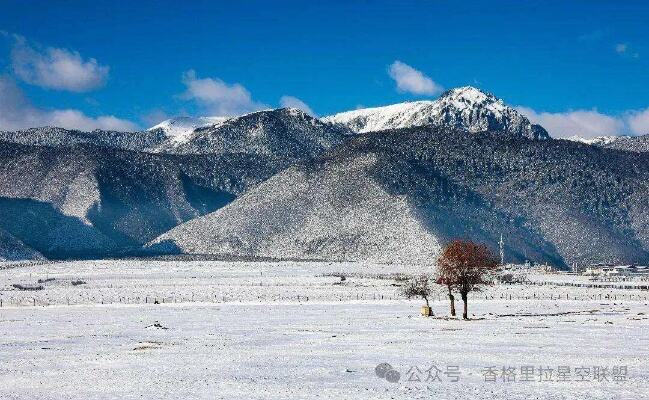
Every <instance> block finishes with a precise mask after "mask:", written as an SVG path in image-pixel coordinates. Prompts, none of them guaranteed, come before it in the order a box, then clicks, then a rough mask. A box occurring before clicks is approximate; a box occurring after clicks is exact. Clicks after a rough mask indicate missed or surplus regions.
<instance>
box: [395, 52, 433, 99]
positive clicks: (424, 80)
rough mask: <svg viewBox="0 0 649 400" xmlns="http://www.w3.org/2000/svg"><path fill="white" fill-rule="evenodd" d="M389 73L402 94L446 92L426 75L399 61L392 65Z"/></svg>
mask: <svg viewBox="0 0 649 400" xmlns="http://www.w3.org/2000/svg"><path fill="white" fill-rule="evenodd" d="M388 73H389V74H390V77H391V78H392V79H394V80H395V82H396V83H397V89H398V90H399V91H401V92H408V93H412V94H425V95H436V94H439V93H441V92H442V91H443V90H444V88H442V87H441V86H440V85H438V84H437V83H435V82H434V81H433V80H432V79H430V78H429V77H427V76H426V75H424V74H423V73H422V72H421V71H418V70H416V69H414V68H413V67H411V66H410V65H408V64H405V63H402V62H401V61H398V60H397V61H395V62H393V63H392V65H390V68H389V70H388Z"/></svg>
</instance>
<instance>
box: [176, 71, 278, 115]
mask: <svg viewBox="0 0 649 400" xmlns="http://www.w3.org/2000/svg"><path fill="white" fill-rule="evenodd" d="M182 82H183V84H184V85H185V86H186V90H185V92H184V93H183V94H182V95H181V96H180V97H181V98H183V99H185V100H192V101H195V102H196V104H198V105H199V106H200V107H201V108H203V109H204V110H205V111H206V112H207V113H209V114H210V115H215V116H232V115H238V114H243V113H247V112H252V111H257V110H261V109H263V108H268V107H266V106H265V105H264V104H262V103H258V102H256V101H254V100H253V99H252V95H251V94H250V92H249V91H248V89H246V88H245V87H244V86H243V85H241V84H239V83H232V84H230V83H227V82H224V81H222V80H221V79H219V78H199V77H198V76H197V75H196V71H194V70H189V71H187V72H185V73H184V74H183V77H182Z"/></svg>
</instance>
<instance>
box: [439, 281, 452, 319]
mask: <svg viewBox="0 0 649 400" xmlns="http://www.w3.org/2000/svg"><path fill="white" fill-rule="evenodd" d="M437 283H438V284H439V285H443V286H446V289H447V290H448V300H449V302H450V303H451V316H452V317H455V296H453V282H451V281H450V280H449V279H447V278H446V277H444V276H441V275H440V276H439V277H438V278H437Z"/></svg>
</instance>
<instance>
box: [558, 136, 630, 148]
mask: <svg viewBox="0 0 649 400" xmlns="http://www.w3.org/2000/svg"><path fill="white" fill-rule="evenodd" d="M622 138H628V136H597V137H594V138H584V137H581V136H577V135H575V136H570V137H567V138H566V140H570V141H572V142H578V143H584V144H591V145H596V146H605V145H608V144H611V143H613V142H615V141H616V140H619V139H622Z"/></svg>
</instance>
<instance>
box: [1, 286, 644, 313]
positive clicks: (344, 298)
mask: <svg viewBox="0 0 649 400" xmlns="http://www.w3.org/2000/svg"><path fill="white" fill-rule="evenodd" d="M542 286H545V285H542ZM566 286H569V285H566ZM6 293H7V292H5V294H6ZM447 299H448V298H447V297H446V295H441V294H440V295H435V296H432V297H431V300H432V301H435V300H437V301H440V302H444V301H447ZM395 300H404V297H402V296H399V295H396V294H385V293H355V294H354V293H349V294H336V295H330V294H326V293H325V294H315V295H309V296H304V295H290V296H278V295H275V296H261V295H260V296H248V297H243V298H241V297H239V298H236V297H232V296H228V295H223V294H222V293H213V294H212V295H205V294H195V295H190V296H187V295H183V296H115V297H111V296H98V295H92V294H88V295H78V296H71V297H65V298H54V299H53V298H44V297H39V296H33V297H32V296H20V297H18V296H17V297H11V298H3V299H0V308H2V307H11V306H13V307H21V306H32V307H34V306H57V305H99V304H141V305H144V304H170V303H181V304H183V303H221V304H225V303H250V302H253V303H256V302H259V303H260V304H272V303H285V302H291V303H308V302H353V301H363V302H372V301H395ZM470 300H471V301H492V300H497V301H521V300H533V301H548V300H549V301H566V300H567V301H649V294H647V293H569V292H564V293H536V292H534V291H527V292H523V293H497V294H491V293H483V292H474V293H472V294H471V297H470Z"/></svg>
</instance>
